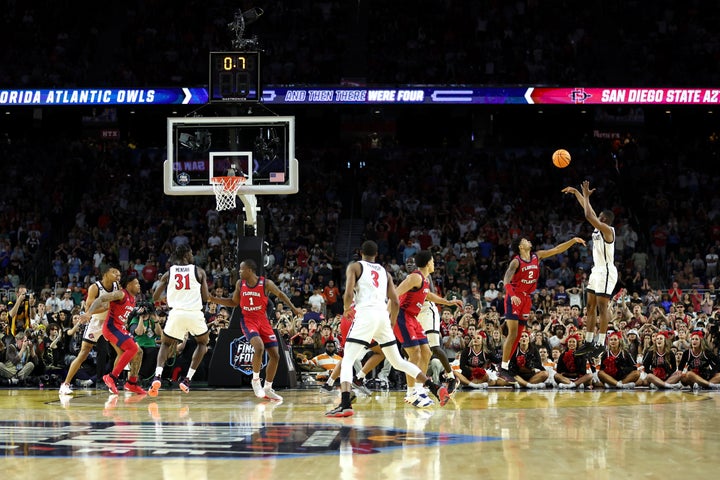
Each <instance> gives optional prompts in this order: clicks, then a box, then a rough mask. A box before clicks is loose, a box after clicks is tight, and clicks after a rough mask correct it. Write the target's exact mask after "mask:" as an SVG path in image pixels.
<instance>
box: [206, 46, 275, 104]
mask: <svg viewBox="0 0 720 480" xmlns="http://www.w3.org/2000/svg"><path fill="white" fill-rule="evenodd" d="M208 87H209V88H208V94H209V96H208V100H209V101H210V102H259V101H260V98H261V97H262V89H261V87H260V54H259V53H258V52H210V81H209V84H208Z"/></svg>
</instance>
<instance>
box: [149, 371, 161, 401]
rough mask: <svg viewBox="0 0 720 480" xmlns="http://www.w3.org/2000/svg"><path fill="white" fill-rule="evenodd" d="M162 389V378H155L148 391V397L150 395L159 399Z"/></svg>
mask: <svg viewBox="0 0 720 480" xmlns="http://www.w3.org/2000/svg"><path fill="white" fill-rule="evenodd" d="M160 387H162V378H160V377H158V376H157V375H156V376H155V378H153V381H152V383H151V384H150V388H149V389H148V391H147V393H148V395H150V396H151V397H157V396H158V392H159V391H160Z"/></svg>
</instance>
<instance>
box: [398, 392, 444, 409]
mask: <svg viewBox="0 0 720 480" xmlns="http://www.w3.org/2000/svg"><path fill="white" fill-rule="evenodd" d="M442 388H443V389H444V390H445V395H447V389H446V388H445V387H442ZM447 396H448V398H449V397H450V396H449V395H447ZM405 402H406V403H409V404H410V405H412V406H413V407H417V408H428V407H432V406H433V405H434V404H435V402H433V401H432V400H431V399H430V397H428V396H427V393H425V392H423V393H418V392H413V393H412V394H410V395H408V396H406V397H405Z"/></svg>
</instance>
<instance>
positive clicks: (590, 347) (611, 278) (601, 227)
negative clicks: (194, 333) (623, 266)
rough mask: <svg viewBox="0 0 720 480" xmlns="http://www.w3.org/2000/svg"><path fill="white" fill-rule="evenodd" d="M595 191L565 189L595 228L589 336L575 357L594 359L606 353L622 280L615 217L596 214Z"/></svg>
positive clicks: (608, 213) (585, 184) (609, 213)
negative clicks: (613, 302) (614, 299)
mask: <svg viewBox="0 0 720 480" xmlns="http://www.w3.org/2000/svg"><path fill="white" fill-rule="evenodd" d="M594 191H595V189H594V188H593V189H591V188H590V182H589V181H587V180H585V181H584V182H583V183H582V193H581V192H579V191H578V190H577V189H576V188H573V187H566V188H564V189H563V192H564V193H571V194H573V195H575V198H576V199H577V200H578V202H579V203H580V205H582V207H583V210H584V212H585V219H586V220H587V221H588V222H590V224H591V225H592V226H593V227H595V231H594V232H593V234H592V240H593V245H592V253H593V267H592V270H591V271H590V278H589V279H588V286H587V321H586V325H587V332H586V333H585V343H584V344H583V345H582V346H581V347H580V348H578V349H577V350H575V355H578V356H581V355H588V354H590V355H591V356H593V357H595V356H597V355H600V354H601V353H602V352H604V351H605V335H606V333H607V329H608V324H609V323H610V310H609V309H608V303H609V302H610V298H611V297H612V293H613V289H614V288H615V284H616V283H617V277H618V273H617V267H616V266H615V229H614V228H613V227H612V226H611V225H612V223H613V221H614V220H615V215H614V214H613V212H612V211H611V210H603V211H602V212H600V215H596V214H595V210H593V208H592V206H591V205H590V195H592V193H593V192H594ZM598 317H600V325H599V329H598V336H597V343H595V326H596V324H597V318H598Z"/></svg>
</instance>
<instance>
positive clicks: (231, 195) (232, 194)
mask: <svg viewBox="0 0 720 480" xmlns="http://www.w3.org/2000/svg"><path fill="white" fill-rule="evenodd" d="M245 181H246V179H245V177H212V178H211V179H210V183H211V184H212V186H213V191H214V192H215V203H216V205H217V210H218V211H221V210H231V209H233V208H235V198H236V197H237V192H238V190H240V187H241V186H242V185H244V184H245Z"/></svg>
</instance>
